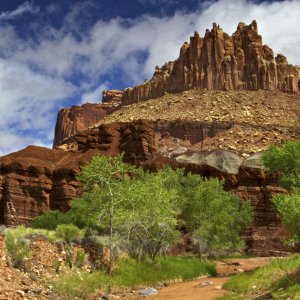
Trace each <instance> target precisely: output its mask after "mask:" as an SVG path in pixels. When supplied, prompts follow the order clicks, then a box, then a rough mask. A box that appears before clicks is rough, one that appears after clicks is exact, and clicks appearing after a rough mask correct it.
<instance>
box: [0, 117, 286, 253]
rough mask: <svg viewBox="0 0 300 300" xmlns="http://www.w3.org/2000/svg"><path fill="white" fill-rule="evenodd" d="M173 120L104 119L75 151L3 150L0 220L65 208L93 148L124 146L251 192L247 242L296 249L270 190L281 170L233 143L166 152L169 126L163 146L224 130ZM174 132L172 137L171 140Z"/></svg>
mask: <svg viewBox="0 0 300 300" xmlns="http://www.w3.org/2000/svg"><path fill="white" fill-rule="evenodd" d="M171 125H172V126H171ZM171 125H170V124H166V123H164V122H158V123H154V124H151V123H150V122H146V121H135V122H131V123H114V124H109V125H101V126H100V127H98V128H94V129H88V130H86V131H83V132H81V133H78V134H76V135H75V136H74V137H73V138H72V141H71V142H72V143H75V144H76V150H73V151H62V150H50V149H46V148H41V147H34V146H30V147H27V148H26V149H24V150H21V151H19V152H16V153H12V154H9V155H7V156H3V157H1V158H0V223H1V224H6V225H17V224H26V223H28V222H30V220H31V219H32V218H33V217H35V216H37V215H39V214H41V213H43V212H45V211H47V210H49V209H59V210H61V211H66V210H67V209H68V208H69V207H70V202H71V200H72V199H73V198H74V197H76V196H77V195H79V194H80V193H81V184H80V182H79V181H78V179H77V176H78V174H79V172H80V167H81V166H82V165H84V164H86V163H87V162H88V161H89V160H90V159H91V158H92V157H93V156H94V155H96V154H102V155H110V156H114V155H117V154H118V153H121V152H123V153H124V158H125V160H126V161H127V162H131V163H135V164H138V165H142V166H143V167H144V168H145V169H150V170H156V169H158V168H160V167H162V166H164V165H170V166H172V167H174V168H177V167H183V168H185V169H186V170H187V171H191V172H194V173H196V174H201V175H202V176H208V177H210V176H214V177H218V178H220V179H222V180H224V181H225V187H226V189H227V190H230V191H233V192H236V193H238V194H239V196H240V197H241V199H249V200H250V201H251V204H252V206H253V208H254V213H255V218H254V223H253V226H252V227H251V228H249V229H248V230H247V232H245V240H246V241H247V244H248V246H249V250H250V251H251V252H253V253H255V254H260V255H276V254H280V253H283V252H288V251H291V249H290V248H288V247H286V246H284V245H283V239H284V238H285V236H286V232H285V230H284V228H283V226H282V223H281V221H280V220H279V219H278V217H277V215H276V213H275V212H274V210H273V208H272V203H271V201H270V199H271V195H272V194H273V193H275V192H284V190H283V189H282V188H280V187H279V186H278V182H277V178H276V177H274V176H273V175H271V174H268V173H266V172H265V171H264V170H263V168H262V166H261V164H259V163H258V162H257V160H255V157H250V158H248V159H246V160H244V159H243V158H241V157H239V156H237V155H236V154H234V153H232V152H228V151H221V150H218V151H212V152H207V151H206V152H205V151H204V152H203V151H200V152H199V151H195V152H193V151H192V150H187V151H186V152H185V153H184V154H180V155H177V156H176V155H175V156H174V157H167V156H164V155H163V154H164V153H163V151H160V147H161V146H159V140H160V139H161V138H162V135H164V134H165V135H169V139H168V141H166V144H165V146H167V147H169V148H172V149H173V148H174V147H176V145H177V144H176V143H177V142H176V141H177V139H182V138H183V139H185V140H186V141H187V142H188V143H190V144H192V143H197V142H199V141H201V139H203V138H204V137H206V138H209V137H210V136H213V135H214V134H217V133H219V132H220V131H222V130H226V128H218V127H216V128H208V127H207V128H205V127H204V128H203V130H202V133H201V134H200V135H198V136H197V135H194V133H195V132H199V128H198V130H197V131H193V130H191V131H189V130H188V128H192V127H193V126H190V125H188V126H186V128H185V125H187V124H183V123H182V124H181V123H174V124H171ZM197 126H199V124H198V125H197ZM173 138H175V140H173V144H169V145H168V143H169V142H170V141H171V140H172V139H173Z"/></svg>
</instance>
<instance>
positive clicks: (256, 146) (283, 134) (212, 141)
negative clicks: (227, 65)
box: [97, 89, 300, 156]
mask: <svg viewBox="0 0 300 300" xmlns="http://www.w3.org/2000/svg"><path fill="white" fill-rule="evenodd" d="M299 105H300V95H298V94H287V93H283V92H278V91H277V92H271V91H262V90H261V91H229V92H228V91H227V92H223V91H206V90H197V89H193V90H189V91H186V92H183V93H179V94H167V95H165V96H163V97H160V98H157V99H153V100H148V101H143V102H139V103H134V104H131V105H127V106H123V107H122V108H120V109H119V110H117V111H115V112H114V113H112V114H111V115H109V116H107V117H105V118H104V119H103V120H101V121H100V122H98V123H97V125H99V124H111V123H114V122H132V121H134V120H138V119H146V120H150V121H158V120H165V121H174V120H179V121H180V120H181V121H185V122H197V123H204V124H216V126H218V125H219V124H227V125H228V126H229V127H230V129H228V130H227V131H225V132H222V133H221V134H219V135H216V136H214V137H212V138H209V139H205V140H204V141H201V142H199V143H196V144H194V145H189V146H188V148H189V149H191V148H193V150H213V149H225V150H231V151H234V152H237V153H240V154H243V153H245V154H244V156H248V154H251V153H256V152H260V151H262V150H265V149H266V148H267V147H268V146H269V145H270V144H281V143H283V142H285V141H287V140H292V139H298V138H300V109H299ZM171 142H174V143H175V145H176V143H177V144H178V146H184V143H183V142H182V141H180V140H178V141H175V140H174V141H170V143H171Z"/></svg>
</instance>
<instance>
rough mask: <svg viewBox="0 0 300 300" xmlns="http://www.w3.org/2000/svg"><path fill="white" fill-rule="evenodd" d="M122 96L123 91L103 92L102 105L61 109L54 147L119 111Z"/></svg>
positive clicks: (90, 104)
mask: <svg viewBox="0 0 300 300" xmlns="http://www.w3.org/2000/svg"><path fill="white" fill-rule="evenodd" d="M122 96H123V92H122V91H118V90H111V91H103V93H102V104H96V103H85V104H83V105H81V106H72V107H71V108H63V109H61V110H60V111H59V112H58V114H57V120H56V126H55V136H54V142H53V147H55V146H57V145H59V144H60V143H61V142H62V141H63V140H64V139H65V138H67V137H69V136H70V135H73V134H75V133H76V132H79V131H81V130H84V129H86V128H88V127H90V126H92V125H94V124H95V123H96V122H98V121H100V120H102V119H103V118H105V117H106V116H107V115H109V114H111V113H112V112H114V111H115V110H117V109H118V107H119V106H120V104H121V99H122Z"/></svg>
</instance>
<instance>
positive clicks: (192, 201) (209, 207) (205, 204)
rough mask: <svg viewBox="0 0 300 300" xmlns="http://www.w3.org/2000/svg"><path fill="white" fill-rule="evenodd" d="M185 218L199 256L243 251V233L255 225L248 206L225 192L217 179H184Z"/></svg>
mask: <svg viewBox="0 0 300 300" xmlns="http://www.w3.org/2000/svg"><path fill="white" fill-rule="evenodd" d="M181 194H182V195H183V206H184V208H183V218H184V220H185V223H186V226H187V227H188V228H189V229H190V230H191V231H192V234H193V241H194V244H195V246H196V247H197V252H198V254H199V255H200V256H202V255H204V254H205V255H209V256H212V255H216V254H221V253H224V252H232V251H234V250H238V249H242V248H243V247H244V242H243V240H242V238H241V236H240V235H241V233H242V231H243V230H244V228H245V226H246V225H249V224H250V223H251V221H252V216H253V214H252V208H251V206H250V203H249V202H241V200H240V199H239V198H238V196H236V195H235V194H233V193H229V192H226V191H224V189H223V183H222V182H221V181H219V180H218V179H216V178H212V179H203V178H201V177H200V176H196V175H192V174H188V175H187V176H186V177H185V178H183V183H182V191H181Z"/></svg>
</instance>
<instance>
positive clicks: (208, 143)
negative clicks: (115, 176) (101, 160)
mask: <svg viewBox="0 0 300 300" xmlns="http://www.w3.org/2000/svg"><path fill="white" fill-rule="evenodd" d="M215 90H224V91H215ZM248 90H251V91H248ZM258 90H260V91H258ZM285 92H287V93H285ZM298 92H299V68H296V67H294V66H292V65H289V64H288V63H287V59H286V58H285V57H284V56H283V55H280V54H279V55H277V57H276V58H274V54H273V51H272V50H271V49H270V48H269V47H268V46H266V45H263V44H262V38H261V36H260V35H259V34H258V32H257V25H256V22H255V21H253V22H252V23H251V24H250V25H249V26H246V25H245V24H243V23H240V24H239V26H238V28H237V31H236V32H235V33H234V34H233V35H232V36H229V35H227V34H226V33H224V32H223V31H222V29H221V28H220V27H219V26H217V25H216V24H214V25H213V29H212V30H211V31H207V32H206V34H205V37H204V38H201V37H200V36H199V34H198V33H195V35H194V36H193V37H192V38H191V41H190V44H188V43H185V44H184V45H183V46H182V48H181V50H180V56H179V58H178V59H177V60H176V61H175V62H169V63H167V64H166V65H164V66H163V67H162V68H158V67H157V68H156V71H155V73H154V76H153V78H152V79H151V80H149V81H145V83H144V84H142V85H139V86H137V87H134V88H131V89H126V90H125V91H118V90H111V91H104V92H103V101H102V104H90V103H87V104H84V105H82V106H73V107H71V108H68V109H62V110H61V111H60V112H59V113H58V116H57V123H56V129H55V140H54V147H55V149H54V150H50V149H46V148H41V147H34V146H30V147H28V148H26V149H24V150H21V151H19V152H16V153H12V154H9V155H6V156H3V157H0V224H6V225H17V224H27V223H29V222H30V220H31V219H32V218H33V217H35V216H37V215H39V214H41V213H43V212H45V211H47V210H49V209H59V210H61V211H66V210H67V209H68V208H69V207H70V201H71V200H72V199H73V198H74V197H76V196H78V195H80V193H81V183H80V182H79V181H78V178H77V175H78V174H79V173H80V167H81V166H83V165H84V164H86V163H87V162H88V161H90V159H91V158H92V157H93V156H94V155H96V154H101V155H108V156H115V155H117V154H119V153H124V160H125V161H126V162H130V163H134V164H137V165H141V166H142V167H143V168H145V169H149V170H156V169H158V168H160V167H162V166H164V165H170V166H172V167H173V168H178V167H182V168H185V169H186V170H187V171H191V172H193V173H196V174H200V175H202V176H206V177H210V176H214V177H218V178H220V179H222V180H224V182H225V188H226V189H227V190H229V191H232V192H235V193H237V194H238V195H239V196H240V198H241V199H242V200H246V199H249V200H250V201H251V204H252V206H253V208H254V223H253V226H252V227H251V228H248V229H247V231H246V232H245V240H246V242H247V245H248V247H249V250H250V251H251V252H253V253H255V254H261V255H276V254H278V253H283V252H288V251H290V250H291V249H290V248H288V247H286V246H284V245H283V243H282V241H283V239H284V238H285V236H286V232H285V230H284V228H283V226H282V223H281V221H280V220H279V219H278V217H277V215H276V213H275V212H274V211H273V209H272V203H271V201H270V199H271V196H272V194H274V193H278V192H280V193H281V192H285V190H284V189H282V188H281V187H280V186H279V184H278V180H277V178H276V176H275V175H274V174H268V173H267V172H266V171H265V170H264V168H263V167H262V165H261V163H260V161H259V152H261V151H262V150H265V149H266V148H267V147H268V146H269V145H270V144H281V143H283V142H285V141H287V140H291V139H300V123H299V122H300V110H299V105H300V94H299V93H298ZM161 96H162V97H161ZM144 100H149V101H144ZM128 104H131V105H128ZM228 150H230V151H228Z"/></svg>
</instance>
